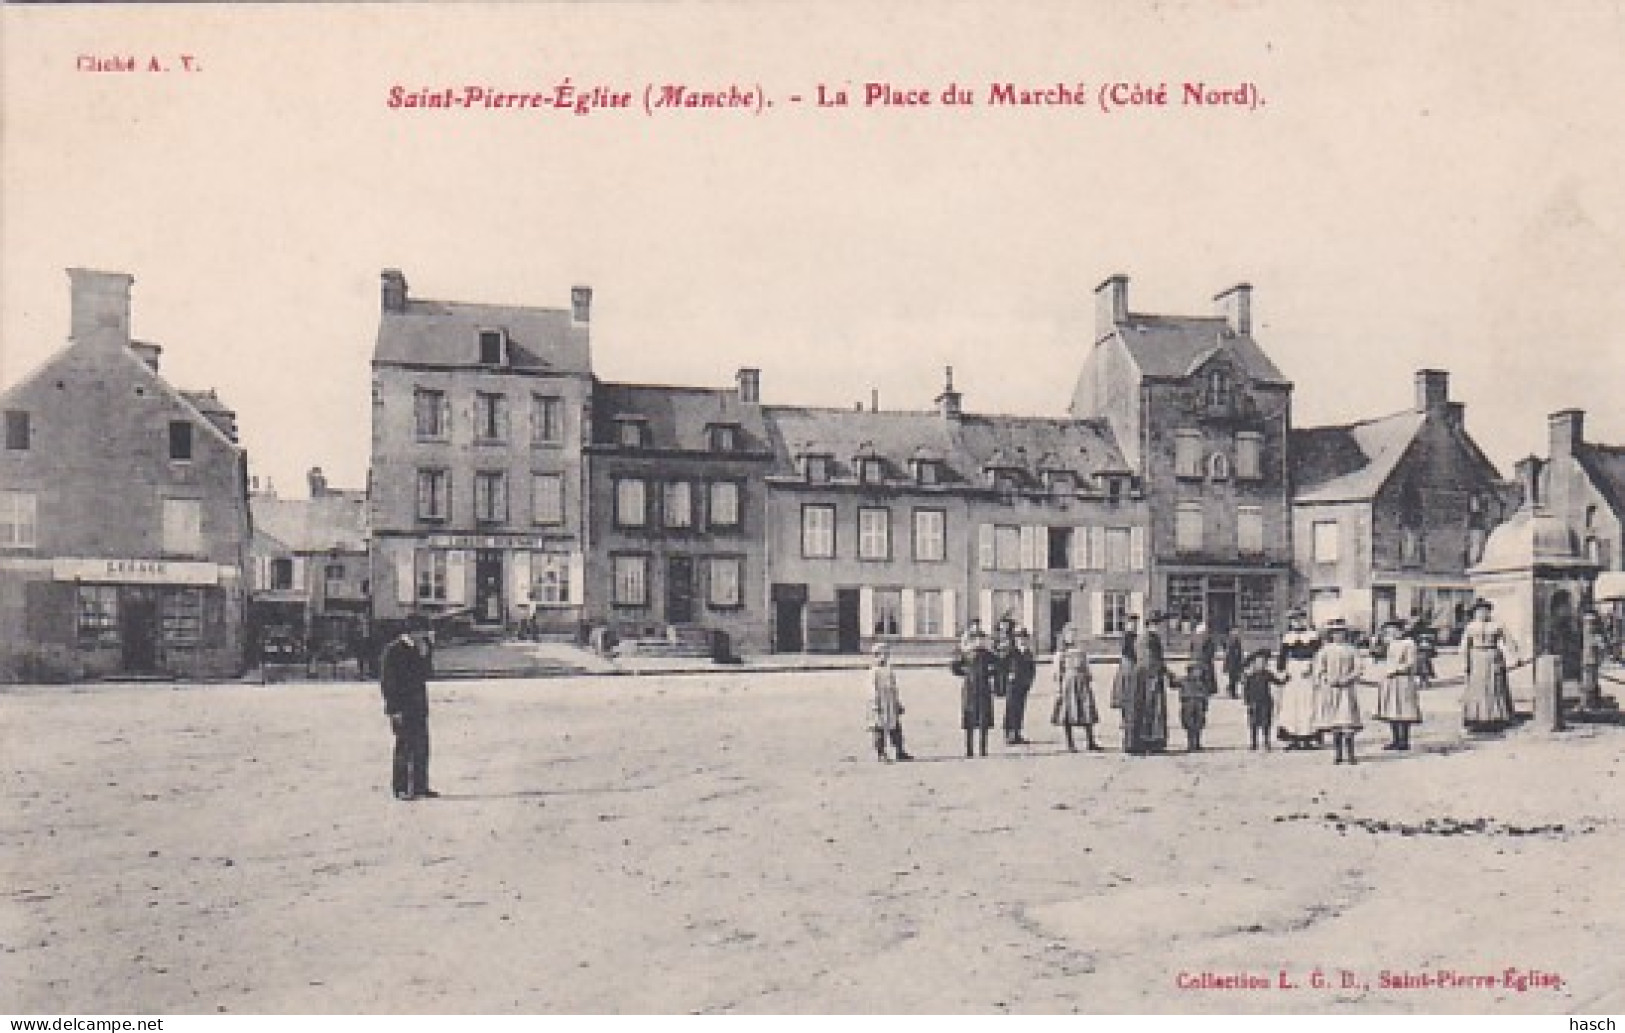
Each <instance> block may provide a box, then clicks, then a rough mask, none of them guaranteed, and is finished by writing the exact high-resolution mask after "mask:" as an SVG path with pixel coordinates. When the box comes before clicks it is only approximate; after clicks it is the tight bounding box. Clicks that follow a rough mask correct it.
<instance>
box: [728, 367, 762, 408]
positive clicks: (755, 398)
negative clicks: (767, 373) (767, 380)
mask: <svg viewBox="0 0 1625 1033" xmlns="http://www.w3.org/2000/svg"><path fill="white" fill-rule="evenodd" d="M734 383H736V384H738V385H739V400H740V401H741V402H744V403H745V404H746V405H758V404H760V403H761V401H762V371H761V370H759V369H752V368H751V367H749V366H746V367H744V368H742V369H740V371H739V372H738V373H735V374H734Z"/></svg>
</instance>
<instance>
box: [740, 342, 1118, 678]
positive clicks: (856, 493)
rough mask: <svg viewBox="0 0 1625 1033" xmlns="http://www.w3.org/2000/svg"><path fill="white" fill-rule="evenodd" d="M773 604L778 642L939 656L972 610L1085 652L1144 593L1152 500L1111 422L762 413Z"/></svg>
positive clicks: (954, 394)
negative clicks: (768, 469) (1078, 642)
mask: <svg viewBox="0 0 1625 1033" xmlns="http://www.w3.org/2000/svg"><path fill="white" fill-rule="evenodd" d="M767 423H768V427H769V429H770V432H771V434H772V437H773V445H774V450H775V453H776V461H775V465H774V468H773V472H772V475H771V476H770V478H769V480H768V486H769V493H768V514H767V517H768V538H767V562H768V564H769V570H768V580H769V588H768V591H769V601H770V605H771V608H772V632H773V635H772V638H773V648H774V649H775V650H776V651H779V652H798V651H803V650H806V651H810V652H857V651H859V650H862V649H867V648H868V647H869V646H870V645H872V644H873V643H874V642H876V641H887V642H890V643H892V644H893V645H894V647H895V648H897V649H898V650H900V651H904V652H915V653H929V654H935V655H944V656H945V655H947V652H948V651H949V650H950V649H951V647H952V644H953V642H954V641H955V639H956V636H957V635H958V634H959V633H960V632H961V631H962V630H963V629H964V627H965V625H966V623H967V622H968V621H969V620H971V619H972V618H976V619H979V620H980V621H981V622H982V625H983V627H984V628H988V629H991V628H992V626H993V624H994V623H995V622H996V621H997V620H999V619H1001V618H1004V617H1009V618H1011V619H1013V620H1015V621H1016V622H1017V623H1018V624H1020V625H1022V626H1024V627H1027V628H1028V629H1030V630H1031V631H1032V632H1033V634H1034V639H1035V645H1037V646H1038V648H1041V649H1047V648H1049V647H1050V646H1051V645H1052V643H1053V641H1054V638H1055V636H1056V635H1057V634H1059V632H1060V629H1061V628H1062V627H1064V626H1065V625H1067V624H1069V623H1071V624H1074V625H1075V626H1076V627H1078V628H1079V629H1080V630H1081V631H1082V632H1083V633H1084V634H1085V635H1087V636H1091V637H1092V639H1093V641H1092V642H1091V647H1092V648H1096V649H1102V648H1106V645H1105V642H1104V638H1105V637H1106V636H1109V635H1116V634H1117V633H1119V632H1120V631H1121V630H1122V618H1123V616H1124V615H1125V614H1127V613H1129V612H1135V611H1138V610H1139V609H1140V608H1141V607H1142V606H1143V605H1144V598H1145V587H1146V552H1145V531H1146V519H1147V507H1146V504H1145V501H1144V499H1143V497H1142V496H1141V494H1140V493H1139V490H1138V485H1137V483H1136V482H1135V480H1134V478H1133V477H1132V475H1131V473H1130V471H1129V469H1128V466H1127V464H1126V463H1125V462H1124V460H1123V457H1122V455H1121V453H1120V452H1119V451H1118V449H1117V446H1116V444H1115V442H1114V440H1113V437H1112V434H1111V430H1110V428H1109V427H1108V426H1107V425H1106V423H1105V421H1103V420H1076V419H1067V418H1056V419H1049V418H1040V417H1016V416H989V415H981V414H973V413H967V412H965V411H964V409H963V405H962V396H961V394H960V392H959V391H957V390H956V389H955V388H954V386H953V383H952V374H951V371H950V374H949V380H948V383H947V384H946V386H945V387H944V388H943V391H942V393H941V394H940V395H938V397H937V408H936V409H935V410H934V411H884V410H879V409H877V408H873V407H872V408H870V409H867V410H865V409H862V408H858V409H820V408H807V407H791V406H775V407H770V408H768V410H767Z"/></svg>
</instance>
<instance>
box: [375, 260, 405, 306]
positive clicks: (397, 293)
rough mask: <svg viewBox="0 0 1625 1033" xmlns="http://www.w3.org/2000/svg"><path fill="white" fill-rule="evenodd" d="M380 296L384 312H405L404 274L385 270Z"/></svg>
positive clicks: (394, 270) (393, 270)
mask: <svg viewBox="0 0 1625 1033" xmlns="http://www.w3.org/2000/svg"><path fill="white" fill-rule="evenodd" d="M381 280H382V289H381V295H382V300H383V305H384V311H385V312H405V311H406V274H405V273H402V272H401V271H400V270H399V269H385V270H384V273H383V276H382V277H381Z"/></svg>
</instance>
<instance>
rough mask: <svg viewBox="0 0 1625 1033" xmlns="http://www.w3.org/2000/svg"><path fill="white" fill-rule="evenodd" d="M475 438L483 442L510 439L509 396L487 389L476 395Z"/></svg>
mask: <svg viewBox="0 0 1625 1033" xmlns="http://www.w3.org/2000/svg"><path fill="white" fill-rule="evenodd" d="M474 439H475V440H476V441H483V442H487V443H489V442H500V441H507V440H508V397H507V396H506V395H498V394H491V393H489V392H486V391H480V392H477V393H476V394H475V395H474Z"/></svg>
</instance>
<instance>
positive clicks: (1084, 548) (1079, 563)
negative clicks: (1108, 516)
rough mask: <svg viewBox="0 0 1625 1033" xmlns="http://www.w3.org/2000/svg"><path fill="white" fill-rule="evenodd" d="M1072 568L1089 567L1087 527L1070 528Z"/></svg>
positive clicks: (1085, 568)
mask: <svg viewBox="0 0 1625 1033" xmlns="http://www.w3.org/2000/svg"><path fill="white" fill-rule="evenodd" d="M1072 569H1073V570H1088V569H1089V528H1087V527H1074V528H1073V529H1072Z"/></svg>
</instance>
